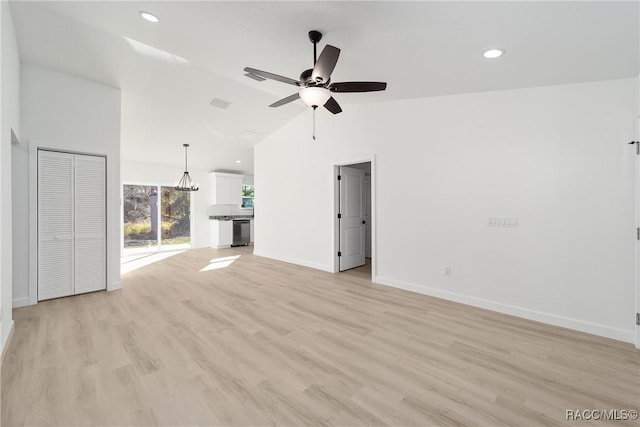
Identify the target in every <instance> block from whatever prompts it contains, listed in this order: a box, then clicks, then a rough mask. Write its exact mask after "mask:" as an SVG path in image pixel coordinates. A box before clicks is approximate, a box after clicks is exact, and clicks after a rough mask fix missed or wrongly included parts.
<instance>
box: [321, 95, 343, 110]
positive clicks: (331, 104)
mask: <svg viewBox="0 0 640 427" xmlns="http://www.w3.org/2000/svg"><path fill="white" fill-rule="evenodd" d="M324 108H326V109H327V110H329V111H331V112H332V113H333V114H338V113H341V112H342V108H340V105H339V104H338V101H336V99H335V98H334V97H333V96H332V97H331V98H329V100H328V101H327V102H325V104H324Z"/></svg>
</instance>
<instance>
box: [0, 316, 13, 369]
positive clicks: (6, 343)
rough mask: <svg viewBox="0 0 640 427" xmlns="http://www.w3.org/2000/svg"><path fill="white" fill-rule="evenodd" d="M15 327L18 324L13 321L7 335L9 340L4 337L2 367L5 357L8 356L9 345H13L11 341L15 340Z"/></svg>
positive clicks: (0, 360) (1, 356)
mask: <svg viewBox="0 0 640 427" xmlns="http://www.w3.org/2000/svg"><path fill="white" fill-rule="evenodd" d="M15 326H16V322H14V321H13V320H11V328H9V333H8V334H7V338H6V339H5V338H4V337H2V339H3V341H4V342H3V343H2V351H1V354H0V366H1V365H2V364H3V362H4V357H5V356H6V355H7V348H9V344H10V343H11V339H12V338H13V331H14V330H15Z"/></svg>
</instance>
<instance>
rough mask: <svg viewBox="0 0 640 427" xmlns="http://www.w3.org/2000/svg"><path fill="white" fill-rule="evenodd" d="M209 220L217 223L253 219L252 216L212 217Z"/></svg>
mask: <svg viewBox="0 0 640 427" xmlns="http://www.w3.org/2000/svg"><path fill="white" fill-rule="evenodd" d="M209 219H213V220H216V221H232V220H234V219H253V216H252V215H216V216H210V217H209Z"/></svg>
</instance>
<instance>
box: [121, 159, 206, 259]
mask: <svg viewBox="0 0 640 427" xmlns="http://www.w3.org/2000/svg"><path fill="white" fill-rule="evenodd" d="M178 148H180V147H179V146H176V149H178ZM178 152H179V151H178ZM183 172H184V170H182V168H171V167H167V166H159V165H150V164H144V163H131V162H122V184H138V185H167V186H174V185H175V184H176V182H177V181H178V180H179V179H180V178H181V177H182V174H183ZM189 175H191V179H192V180H193V182H195V183H198V184H199V187H200V190H198V191H197V192H193V193H191V197H192V200H193V202H192V205H191V206H192V209H193V211H192V212H193V213H192V222H191V225H192V228H193V229H192V237H193V241H192V242H193V243H192V247H194V248H204V247H207V246H209V215H208V214H207V208H208V207H209V205H210V204H211V200H210V194H211V188H210V182H209V173H208V172H204V171H199V170H193V169H190V170H189Z"/></svg>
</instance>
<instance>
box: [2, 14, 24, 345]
mask: <svg viewBox="0 0 640 427" xmlns="http://www.w3.org/2000/svg"><path fill="white" fill-rule="evenodd" d="M0 7H1V9H2V11H1V12H0V14H1V22H2V23H1V25H0V27H1V31H0V34H1V37H0V38H1V39H2V40H1V41H2V43H1V46H0V57H1V58H2V70H1V71H0V81H1V83H0V87H1V88H0V97H1V98H2V107H1V110H2V115H1V119H0V122H1V125H0V144H1V147H0V162H1V166H0V170H1V177H0V192H1V195H2V196H1V197H0V200H1V201H2V202H1V203H2V209H0V217H1V220H0V222H1V226H0V254H1V255H0V258H1V267H0V268H1V270H2V273H1V278H0V280H1V281H2V282H1V285H0V305H1V306H2V311H3V319H2V327H1V328H0V334H1V335H0V336H1V339H0V352H1V351H2V350H3V349H4V346H5V344H6V340H7V339H8V338H9V333H10V331H11V328H12V327H13V316H12V313H11V305H12V304H11V301H12V280H13V279H15V278H17V277H19V276H18V274H16V273H15V272H12V264H13V260H12V238H13V237H12V212H11V208H10V206H11V190H12V189H11V186H12V185H11V182H12V177H11V152H12V132H13V133H14V134H15V136H16V137H18V138H19V137H20V57H19V54H18V45H17V43H16V35H15V30H14V27H13V20H12V17H11V10H10V8H9V4H8V2H6V1H3V2H1V6H0Z"/></svg>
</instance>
